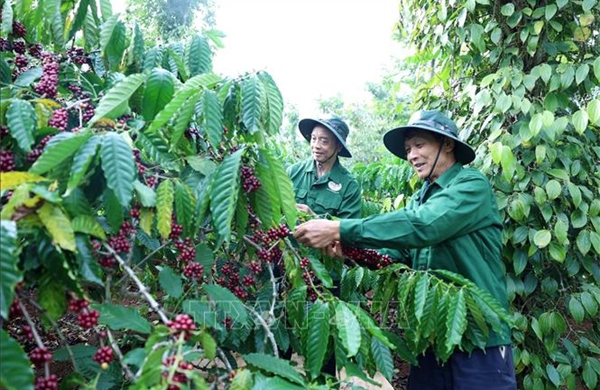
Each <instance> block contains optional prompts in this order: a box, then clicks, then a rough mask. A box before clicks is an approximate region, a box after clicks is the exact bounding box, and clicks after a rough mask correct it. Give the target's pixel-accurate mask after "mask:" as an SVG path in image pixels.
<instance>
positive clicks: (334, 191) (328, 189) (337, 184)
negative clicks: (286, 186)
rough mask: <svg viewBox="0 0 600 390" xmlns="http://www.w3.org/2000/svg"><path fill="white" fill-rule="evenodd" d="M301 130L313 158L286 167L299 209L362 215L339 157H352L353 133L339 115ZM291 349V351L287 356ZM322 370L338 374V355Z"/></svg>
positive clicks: (301, 126)
mask: <svg viewBox="0 0 600 390" xmlns="http://www.w3.org/2000/svg"><path fill="white" fill-rule="evenodd" d="M298 129H299V130H300V133H301V134H302V136H303V137H304V138H305V139H306V140H307V141H308V142H309V143H310V150H311V152H312V156H311V158H310V159H308V160H306V161H301V162H298V163H296V164H294V165H292V166H290V167H289V168H288V169H287V173H288V176H289V177H290V179H291V181H292V183H293V185H294V193H295V195H296V205H297V208H298V210H300V211H304V212H306V213H308V214H311V215H316V216H319V217H323V218H328V217H338V218H360V216H361V208H362V200H361V190H360V186H359V184H358V182H357V181H356V179H355V178H354V176H353V175H352V174H351V173H350V172H349V171H348V170H347V169H346V168H344V167H343V166H342V164H341V163H340V161H339V158H338V157H352V154H351V153H350V151H349V150H348V147H347V146H346V139H347V138H348V133H349V132H350V130H349V128H348V125H347V124H346V122H344V121H343V120H342V119H341V118H339V117H331V118H328V119H311V118H305V119H302V120H301V121H300V122H299V123H298ZM331 277H332V279H333V280H334V282H335V281H339V279H340V275H339V272H334V271H332V272H331ZM336 284H337V283H336ZM331 292H332V293H333V294H334V295H338V294H339V287H338V286H336V287H334V288H332V289H331ZM290 352H291V350H288V351H287V352H285V353H284V356H285V355H286V354H288V355H289V353H290ZM321 371H322V372H323V373H326V374H329V375H331V376H333V377H335V376H336V373H337V369H336V364H335V356H331V357H330V358H329V359H328V360H327V361H326V362H325V364H324V365H323V368H322V370H321Z"/></svg>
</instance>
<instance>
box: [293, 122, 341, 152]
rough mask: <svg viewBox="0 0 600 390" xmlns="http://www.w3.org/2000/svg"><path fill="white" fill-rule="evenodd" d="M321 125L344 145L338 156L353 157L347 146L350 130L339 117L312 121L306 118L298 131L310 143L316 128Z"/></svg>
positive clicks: (299, 124)
mask: <svg viewBox="0 0 600 390" xmlns="http://www.w3.org/2000/svg"><path fill="white" fill-rule="evenodd" d="M317 125H321V126H324V127H325V128H326V129H328V130H329V131H331V132H332V133H333V135H335V137H336V138H337V140H338V141H339V142H340V144H342V150H340V152H339V153H338V156H341V157H352V154H350V151H349V150H348V147H347V146H346V138H348V133H350V129H349V128H348V125H347V124H346V122H344V121H343V120H341V119H340V118H338V117H333V118H329V119H311V118H305V119H302V120H301V121H300V122H298V129H300V133H301V134H302V136H303V137H304V138H306V140H307V141H308V142H310V136H311V134H312V131H313V129H314V128H315V126H317Z"/></svg>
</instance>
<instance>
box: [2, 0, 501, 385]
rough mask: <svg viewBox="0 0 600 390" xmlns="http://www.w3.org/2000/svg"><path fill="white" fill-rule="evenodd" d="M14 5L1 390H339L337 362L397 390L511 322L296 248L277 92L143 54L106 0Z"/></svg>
mask: <svg viewBox="0 0 600 390" xmlns="http://www.w3.org/2000/svg"><path fill="white" fill-rule="evenodd" d="M1 4H2V6H1V9H2V19H1V22H0V29H1V31H2V37H1V38H0V50H1V54H2V58H1V59H0V83H1V90H0V96H1V103H0V129H1V151H0V153H1V155H0V156H1V159H0V171H1V180H0V182H1V183H0V195H1V204H2V209H1V212H0V217H1V222H0V229H1V246H0V255H1V268H0V272H1V278H0V292H1V295H0V317H1V319H2V330H0V341H1V343H2V360H1V361H0V368H1V369H0V385H1V386H2V387H3V388H6V389H31V388H36V389H56V388H58V386H59V382H60V385H61V386H64V387H65V388H69V387H81V388H101V389H109V388H123V387H127V388H133V389H137V388H139V389H147V388H167V389H180V388H181V389H183V388H199V389H208V388H217V387H219V388H221V387H226V388H232V389H250V388H256V389H260V388H278V389H298V388H307V387H309V386H310V387H311V388H315V389H317V388H323V389H325V388H329V387H330V386H336V385H337V384H339V380H338V379H336V378H331V377H328V376H327V375H325V374H322V373H321V367H322V365H323V362H324V361H326V359H328V358H329V356H332V355H335V359H336V361H337V362H338V365H339V366H344V367H346V370H347V373H348V374H349V375H354V376H359V377H362V378H363V379H365V380H370V379H369V376H371V375H373V374H374V373H375V372H376V371H380V372H382V373H383V374H384V375H385V376H386V377H387V378H388V379H390V378H391V376H392V372H393V360H392V354H393V353H399V354H400V355H401V356H402V357H403V358H404V359H406V360H408V361H414V359H415V356H416V355H417V354H418V353H421V352H422V351H423V350H424V349H425V348H428V347H434V348H436V350H437V351H438V352H439V354H440V357H441V358H442V359H444V358H447V356H448V355H449V354H450V353H451V352H452V350H453V349H454V348H456V347H459V346H460V347H462V348H467V349H468V348H474V347H477V346H480V345H481V343H482V340H483V338H484V337H485V334H486V332H487V329H489V328H490V327H492V328H493V327H496V326H497V325H498V323H499V321H500V320H504V321H509V318H508V314H507V313H505V312H504V311H503V310H501V309H500V308H498V307H497V305H496V304H495V302H494V301H493V299H491V298H490V297H489V295H487V294H485V292H483V291H480V290H479V289H478V288H477V287H475V286H473V285H472V284H471V283H469V282H468V281H466V280H462V279H460V278H458V277H457V276H456V275H452V274H448V273H442V272H438V273H427V272H422V271H419V272H416V271H411V270H409V269H408V268H407V267H405V266H403V265H400V264H394V265H390V264H391V263H392V262H393V261H392V259H390V258H387V257H385V256H381V255H379V254H378V253H377V252H374V251H371V250H369V249H360V248H348V255H349V257H350V258H351V259H352V260H350V261H351V263H350V264H349V265H351V267H349V266H348V265H344V264H342V263H341V262H339V261H333V260H332V259H328V258H323V257H322V256H321V254H320V252H318V253H317V252H315V251H311V250H308V249H307V248H302V247H299V246H298V244H297V243H296V242H295V241H294V240H293V237H292V236H291V235H290V231H291V230H292V229H293V227H294V226H295V224H296V221H297V220H298V219H303V218H305V216H302V215H301V216H298V215H297V212H296V207H295V201H294V194H293V190H292V186H291V183H290V181H289V179H288V178H287V176H286V174H285V170H284V167H283V166H282V164H281V163H280V161H279V160H278V159H277V158H275V156H276V154H275V152H274V150H275V149H276V147H277V145H274V144H273V143H272V142H271V137H272V136H273V135H274V134H276V133H277V132H278V131H279V127H280V124H281V122H282V109H283V103H282V102H283V99H282V96H281V94H280V92H279V90H278V88H277V86H276V84H275V82H274V80H273V79H272V78H271V77H270V75H269V74H268V73H266V72H263V71H260V72H249V73H245V74H243V75H240V76H237V77H222V76H219V75H218V74H216V73H215V72H214V71H213V69H212V50H213V45H212V44H211V41H210V39H208V38H207V37H206V36H204V35H201V34H193V35H192V36H190V37H189V38H188V39H186V40H185V41H181V42H172V43H169V44H165V45H162V46H147V45H146V42H145V40H144V37H143V36H142V33H141V29H140V28H139V25H137V24H136V23H135V22H134V23H132V24H126V23H125V22H123V21H122V20H121V17H120V15H119V14H113V13H112V11H111V7H110V2H109V1H108V0H100V1H99V2H96V1H95V0H81V1H76V2H61V1H59V0H44V1H43V2H33V1H28V0H23V1H17V2H11V1H8V0H4V1H2V2H1ZM334 268H335V269H336V270H337V272H338V273H340V274H342V275H343V278H342V282H341V296H340V297H334V296H333V295H332V294H331V293H330V292H329V290H328V289H329V288H330V287H333V282H332V279H331V276H330V273H329V271H331V270H333V269H334ZM398 277H401V278H402V279H401V280H403V281H406V283H398V281H397V279H398ZM367 291H374V292H375V295H376V296H377V301H375V302H372V303H371V304H369V302H367V300H366V298H365V294H366V292H367ZM390 303H393V304H398V305H401V307H402V308H403V310H399V311H398V312H399V313H400V314H399V318H398V327H395V328H394V329H387V328H386V327H385V326H384V325H385V324H384V323H383V322H380V323H377V322H376V321H375V320H374V317H373V316H372V315H371V313H370V310H371V309H374V310H377V311H378V313H379V314H380V313H381V312H384V311H385V310H386V307H387V305H388V304H390ZM437 308H442V309H443V310H440V311H438V310H437ZM468 329H471V331H469V330H468ZM474 329H479V330H480V331H478V332H473V331H472V330H474ZM408 330H410V331H411V332H413V333H408V336H409V337H411V339H410V340H408V339H406V340H405V332H407V331H408ZM415 330H417V331H418V336H419V337H416V338H414V339H413V336H414V331H415ZM419 330H422V332H421V331H419ZM288 351H291V352H293V353H295V354H297V355H298V356H299V359H297V360H298V361H299V363H292V362H291V361H290V360H289V359H283V358H282V357H281V356H282V355H283V353H284V352H288ZM286 356H289V354H287V353H286ZM61 362H62V363H63V364H62V365H60V364H59V363H61ZM65 365H66V366H67V367H68V368H67V369H66V372H65V370H64V369H63V371H61V372H58V369H59V368H60V367H63V368H64V367H65ZM342 380H343V378H342Z"/></svg>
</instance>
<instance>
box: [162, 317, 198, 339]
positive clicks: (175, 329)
mask: <svg viewBox="0 0 600 390" xmlns="http://www.w3.org/2000/svg"><path fill="white" fill-rule="evenodd" d="M167 326H168V327H169V329H171V333H173V335H174V336H175V337H177V338H179V337H180V335H181V334H183V338H184V340H186V341H187V340H189V339H190V337H191V336H192V331H194V330H196V324H195V323H194V320H193V319H192V318H191V317H190V316H189V315H187V314H178V315H177V316H176V317H175V319H174V320H171V321H169V322H168V323H167Z"/></svg>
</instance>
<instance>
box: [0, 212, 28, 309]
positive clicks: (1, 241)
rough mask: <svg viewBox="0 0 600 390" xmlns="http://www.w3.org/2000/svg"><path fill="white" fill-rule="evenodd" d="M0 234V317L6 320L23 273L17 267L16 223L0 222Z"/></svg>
mask: <svg viewBox="0 0 600 390" xmlns="http://www.w3.org/2000/svg"><path fill="white" fill-rule="evenodd" d="M0 233H1V234H0V291H1V292H2V294H0V317H2V318H8V310H9V308H10V305H11V304H12V302H13V298H14V291H15V286H16V285H17V283H19V282H20V281H21V279H22V278H23V272H22V271H21V270H20V269H19V267H18V264H19V255H18V243H17V224H16V222H14V221H6V220H4V221H0Z"/></svg>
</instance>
